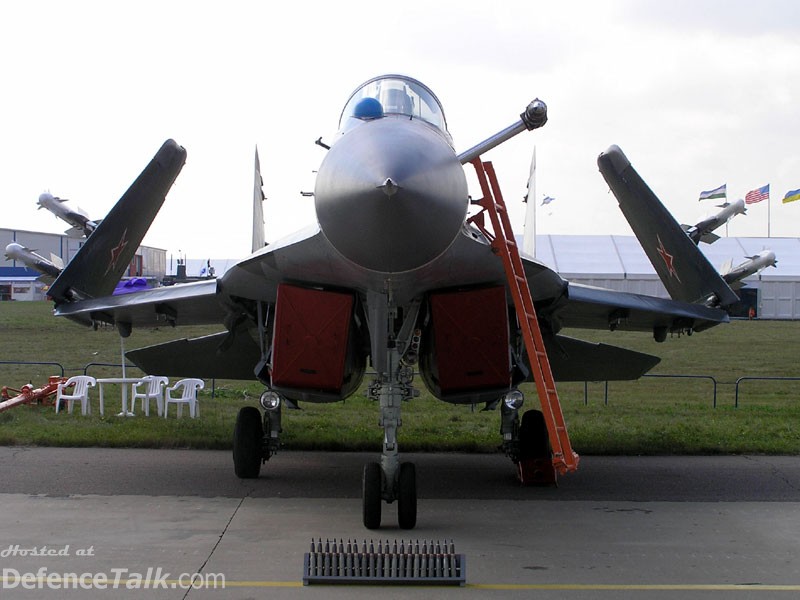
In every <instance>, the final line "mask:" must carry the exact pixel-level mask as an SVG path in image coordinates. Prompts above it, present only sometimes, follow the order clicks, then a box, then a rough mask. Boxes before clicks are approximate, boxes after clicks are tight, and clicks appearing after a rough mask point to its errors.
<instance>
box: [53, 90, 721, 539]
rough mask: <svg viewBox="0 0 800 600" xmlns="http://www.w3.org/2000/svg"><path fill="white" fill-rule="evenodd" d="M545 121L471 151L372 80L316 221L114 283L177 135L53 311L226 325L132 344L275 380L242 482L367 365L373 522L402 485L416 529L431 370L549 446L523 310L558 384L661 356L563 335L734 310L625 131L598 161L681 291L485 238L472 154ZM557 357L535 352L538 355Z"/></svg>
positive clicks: (535, 113) (84, 253)
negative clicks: (605, 285)
mask: <svg viewBox="0 0 800 600" xmlns="http://www.w3.org/2000/svg"><path fill="white" fill-rule="evenodd" d="M546 120H547V107H546V105H545V104H544V102H541V101H539V100H535V101H533V102H531V103H530V104H529V105H528V106H527V107H526V108H525V110H524V111H523V112H522V114H521V115H520V118H519V119H518V120H516V121H515V122H514V123H512V125H510V126H509V127H507V128H506V129H504V130H502V131H500V132H498V133H496V134H494V135H492V136H490V137H488V138H487V139H486V140H485V141H483V142H480V143H478V144H476V145H475V146H473V147H471V148H470V149H469V150H466V151H465V152H462V153H458V152H457V151H456V150H455V147H454V144H453V139H452V137H451V135H450V133H449V131H448V128H447V121H446V119H445V113H444V110H443V108H442V105H441V103H440V102H439V100H438V98H437V97H436V96H435V95H434V93H433V92H432V91H431V89H430V88H428V87H427V86H425V85H424V84H422V83H421V82H420V81H417V80H416V79H413V78H411V77H407V76H402V75H384V76H380V77H376V78H373V79H370V80H369V81H367V82H365V83H364V84H362V85H361V86H359V87H358V88H357V89H356V90H355V91H354V92H353V93H352V95H351V96H350V97H349V98H348V99H347V101H346V102H345V104H344V109H343V110H342V113H341V117H340V121H339V131H338V134H337V135H336V137H335V139H334V141H333V142H332V143H331V144H330V146H329V149H328V150H327V152H326V155H325V157H324V159H323V161H322V163H321V165H320V166H319V168H318V174H317V178H316V185H315V190H314V194H313V196H314V202H315V210H316V217H317V218H316V222H314V223H312V224H310V225H309V226H308V227H307V228H305V229H303V230H301V231H298V232H297V233H295V234H293V235H290V236H288V237H287V238H285V239H283V240H278V241H275V242H273V243H271V244H269V245H267V246H265V247H261V248H258V249H257V250H256V251H255V252H254V253H253V254H251V255H250V256H248V257H247V258H244V259H243V260H241V261H240V262H239V263H238V264H236V265H235V266H234V267H233V268H231V269H229V270H228V271H227V272H226V273H225V274H224V275H223V276H222V277H221V278H218V279H216V280H210V281H203V282H196V283H189V284H183V285H174V286H171V287H165V288H156V289H150V290H146V291H142V292H139V293H133V294H127V295H125V296H116V297H112V296H111V293H112V291H113V289H114V286H115V284H116V282H117V280H118V279H119V278H120V276H121V274H122V272H123V270H124V268H125V266H126V265H127V264H128V263H129V262H130V259H131V256H132V253H133V252H134V250H135V248H136V247H137V245H138V244H139V243H140V242H141V240H142V237H143V236H144V234H145V232H146V230H147V228H148V227H149V225H150V223H151V222H152V221H153V219H154V218H155V216H156V213H157V212H158V210H159V208H160V206H161V204H162V203H163V202H164V199H165V196H166V194H167V192H168V191H169V189H170V187H171V186H172V184H173V182H174V181H175V179H176V177H177V176H178V174H179V172H180V171H181V169H182V167H183V164H184V162H185V159H186V151H185V150H184V148H182V147H181V146H179V145H178V144H177V143H176V142H174V141H173V140H168V141H167V142H165V143H164V145H163V146H162V147H161V149H160V150H159V151H158V153H157V154H156V155H155V157H154V158H153V160H152V161H151V162H150V164H149V165H148V166H147V167H146V168H145V170H144V171H143V172H142V174H141V175H140V176H139V178H138V179H137V180H136V181H135V182H134V183H133V185H132V186H131V187H130V189H128V191H127V192H126V193H125V194H124V195H123V196H122V198H121V199H120V200H119V202H118V203H117V204H116V205H115V206H114V208H113V209H112V210H111V212H110V213H109V214H108V215H107V216H106V218H105V219H104V220H103V222H102V223H101V224H100V225H99V226H98V228H97V229H96V230H95V232H94V233H93V234H92V236H91V237H90V238H89V239H88V240H87V242H86V243H85V244H84V245H83V247H82V248H81V249H80V251H79V252H78V253H77V255H76V256H75V257H74V258H73V260H72V261H71V262H70V264H68V265H67V267H66V269H65V270H64V272H63V273H62V275H61V276H60V277H59V278H58V280H57V281H56V282H55V283H54V284H53V286H52V287H51V289H50V295H51V297H52V298H53V300H54V301H55V314H56V315H58V316H62V317H66V318H69V319H71V320H73V321H76V322H78V323H82V324H85V325H90V326H91V325H93V324H97V323H100V322H102V323H109V324H113V325H115V326H116V327H117V329H118V330H119V332H120V334H121V335H122V336H126V337H127V336H128V335H130V334H131V331H132V330H133V329H134V328H139V327H149V326H157V325H160V324H163V323H165V322H166V323H170V324H172V325H189V324H206V323H218V324H220V325H221V331H220V332H219V333H216V334H213V335H209V336H205V337H201V338H195V339H178V340H175V341H172V342H169V343H165V344H160V345H156V346H150V347H146V348H141V349H137V350H132V351H130V352H128V353H127V356H128V358H129V359H130V360H131V361H133V363H135V364H136V365H138V366H139V367H141V368H142V369H143V370H144V371H145V372H147V373H154V374H159V375H168V376H175V377H178V376H186V377H201V378H222V379H243V380H246V379H256V380H258V381H260V382H262V383H263V384H264V385H265V391H264V393H263V394H262V396H261V398H260V405H261V409H262V410H261V411H259V409H258V408H257V407H256V406H247V407H244V408H242V409H241V411H240V413H239V415H238V417H237V420H236V424H235V428H234V437H233V462H234V471H235V473H236V475H238V476H239V477H242V478H254V477H258V476H259V474H260V470H261V468H262V465H263V464H264V463H266V462H267V460H269V459H270V458H271V457H272V456H273V454H274V453H275V452H276V451H277V450H278V448H279V446H280V437H279V436H280V433H281V411H282V408H283V407H284V406H287V405H297V404H301V403H304V402H336V401H342V400H344V399H345V398H347V397H349V396H351V395H353V394H356V393H357V392H358V390H359V389H361V384H362V381H363V379H364V377H365V374H366V372H367V367H368V366H369V367H370V370H371V371H372V372H373V373H374V374H371V375H370V376H369V378H370V381H369V384H368V385H367V395H368V396H369V397H370V398H372V399H374V400H375V401H376V407H377V408H376V410H377V411H378V412H379V415H380V417H379V423H380V426H381V427H382V428H383V431H384V441H383V449H382V453H381V457H380V461H376V462H370V463H368V464H367V465H365V467H364V471H363V478H362V507H363V511H362V516H363V522H364V525H365V526H366V527H367V528H370V529H374V528H377V527H380V523H381V511H382V504H383V502H384V501H385V502H388V503H393V502H395V501H396V502H397V510H398V522H399V525H400V527H401V528H403V529H410V528H413V527H414V526H415V524H416V519H417V493H416V474H415V467H414V465H413V463H409V462H401V461H400V454H399V435H398V432H399V429H400V426H401V412H402V405H403V403H404V402H405V401H411V400H413V399H414V398H415V397H416V395H417V392H418V390H417V388H416V387H415V385H414V379H415V377H416V376H417V373H419V377H420V379H421V380H422V383H423V384H424V385H425V387H426V388H427V389H428V390H429V391H430V392H431V394H432V395H433V396H434V397H436V398H438V399H439V400H442V401H445V402H450V403H454V404H470V405H479V404H485V405H486V407H487V408H494V407H498V406H499V408H500V433H501V439H502V444H503V448H504V450H505V451H506V453H507V454H508V455H509V457H510V458H511V459H512V460H513V461H515V462H518V461H520V460H523V459H524V458H525V456H527V455H526V453H528V452H533V451H532V450H531V448H539V449H541V448H544V453H546V452H547V451H548V450H547V449H548V437H547V436H548V428H549V427H548V428H545V427H543V426H542V419H541V415H542V413H541V412H539V411H537V410H528V411H527V412H525V413H524V414H522V413H521V406H522V401H523V398H522V394H521V393H520V392H519V390H518V386H519V385H520V384H521V383H522V382H524V381H526V380H530V379H531V378H532V375H531V364H532V360H530V359H529V358H528V355H529V352H528V351H527V350H526V345H525V344H523V335H522V333H521V325H520V323H521V322H522V319H523V318H525V319H526V320H527V321H529V320H530V319H533V322H534V323H537V324H538V328H539V330H540V333H541V337H542V339H543V343H544V347H545V348H546V351H545V350H542V351H541V354H542V355H545V356H546V357H547V358H548V359H549V366H550V368H551V371H552V375H553V378H554V380H555V381H588V380H621V379H636V378H638V377H640V376H641V375H642V374H644V373H645V372H647V371H648V370H649V369H651V368H652V367H653V366H654V365H655V364H656V363H658V360H659V359H658V358H657V357H655V356H651V355H649V354H644V353H640V352H634V351H631V350H626V349H623V348H618V347H614V346H610V345H605V344H594V343H589V342H585V341H582V340H579V339H574V338H571V337H567V336H565V335H563V334H562V333H560V331H561V330H562V328H564V327H572V328H596V329H612V330H616V331H645V332H649V333H650V334H652V335H653V336H654V338H655V339H656V340H657V341H664V339H665V338H666V337H667V334H668V333H677V334H680V333H682V332H692V331H702V330H704V329H707V328H709V327H712V326H715V325H717V324H719V323H724V322H726V321H727V320H728V314H727V312H726V311H725V310H724V308H725V306H726V305H729V304H731V303H732V302H733V301H735V300H736V299H737V298H736V295H735V294H734V293H733V292H732V291H731V290H730V288H728V286H727V284H726V283H725V282H724V281H723V280H722V279H721V278H720V276H719V274H718V273H716V271H713V269H712V270H711V275H710V276H711V277H712V279H711V280H709V281H706V278H707V277H706V276H707V273H705V272H704V271H702V270H701V268H702V264H701V263H700V262H699V261H700V259H703V257H702V254H701V253H700V252H699V250H698V249H697V247H696V246H695V244H694V243H692V241H691V240H690V239H689V237H688V236H687V235H686V234H685V233H684V231H683V230H682V229H681V227H680V225H678V223H677V222H676V221H675V220H674V219H673V218H672V217H671V216H670V215H669V213H668V212H667V211H666V210H665V209H664V207H663V206H662V205H661V203H660V202H659V201H658V199H657V198H656V197H655V196H654V195H653V194H652V192H650V190H649V188H646V186H644V187H642V186H643V185H644V184H643V182H642V184H641V185H639V186H638V187H637V188H636V189H632V190H631V189H628V188H627V186H629V185H630V184H631V183H634V184H635V183H636V181H637V177H638V175H636V173H635V171H633V169H632V167H631V166H630V163H629V162H628V161H627V159H626V158H625V157H624V155H623V154H622V152H621V151H620V150H619V149H618V148H616V147H612V148H611V149H609V151H607V152H606V153H604V154H603V155H601V157H600V159H599V163H600V167H601V170H602V171H603V172H604V176H605V177H606V178H607V179H608V180H613V182H614V183H613V184H611V185H612V189H614V192H615V193H616V194H617V195H618V196H619V195H622V196H623V197H624V202H623V201H622V200H621V201H620V203H621V206H622V207H623V212H625V214H626V215H627V216H628V217H629V219H630V218H631V215H633V216H634V218H633V220H632V221H631V222H632V225H633V227H634V229H635V230H639V233H640V234H641V236H642V237H640V239H643V240H644V242H643V243H646V245H647V246H648V247H654V248H655V247H658V248H659V250H658V251H657V252H655V254H653V255H651V258H652V257H653V256H655V258H654V260H655V261H656V262H657V263H660V264H661V265H662V266H664V265H666V266H665V267H664V268H662V269H661V270H660V271H659V272H660V273H661V274H662V277H667V278H668V279H672V280H674V281H676V282H677V283H676V284H675V285H674V286H672V287H671V288H670V291H671V292H673V295H674V296H679V297H678V298H677V299H671V300H670V299H662V298H656V297H649V296H642V295H638V294H630V293H623V292H616V291H612V290H603V289H599V288H595V287H589V286H582V285H577V284H573V283H570V282H568V281H566V280H565V279H563V278H562V277H561V276H560V275H559V274H558V273H556V272H555V271H553V270H552V269H550V268H549V267H547V266H546V265H545V264H543V263H541V262H539V261H537V260H535V259H530V258H522V259H521V261H520V264H521V265H522V266H523V272H521V273H519V274H518V275H517V276H516V277H515V278H511V277H508V276H507V273H506V271H505V269H504V263H503V261H502V260H500V259H499V258H498V256H497V252H498V247H497V238H496V235H497V233H496V232H495V234H494V236H495V239H491V238H492V237H493V236H492V234H491V233H490V232H489V230H488V228H487V227H485V226H483V225H481V223H480V222H479V220H478V219H477V216H478V215H475V214H470V211H474V210H475V207H474V206H472V204H471V196H470V191H469V190H468V184H467V178H466V169H469V168H471V167H474V168H475V169H476V170H477V169H479V167H481V165H484V167H485V164H484V163H482V161H481V158H480V157H481V156H482V155H483V154H484V153H485V152H487V151H488V150H490V149H491V148H494V147H496V146H497V145H499V144H501V143H503V142H504V141H506V140H507V139H509V138H511V137H513V136H514V135H517V134H519V133H521V132H523V131H526V130H532V129H536V128H538V127H541V126H543V125H544V124H545V122H546ZM618 179H619V180H621V183H620V185H617V180H618ZM256 181H257V187H260V176H257V179H256ZM648 192H649V193H648ZM257 195H260V193H259V192H257ZM472 202H475V201H472ZM623 205H624V206H623ZM487 206H491V203H489V204H487ZM479 214H482V213H479ZM247 226H249V224H248V225H247ZM677 236H680V238H682V241H683V242H685V244H683V245H680V241H681V240H680V239H679V238H678V237H677ZM506 239H507V240H513V236H508V237H507V238H506ZM506 243H507V244H510V245H513V241H507V242H506ZM698 265H699V266H698ZM713 277H716V279H713ZM520 281H523V282H526V283H527V284H528V285H529V288H530V290H531V292H530V294H529V300H532V303H533V306H534V307H535V313H536V314H535V316H532V315H531V314H528V313H527V312H526V313H525V315H524V317H523V316H522V313H519V312H518V311H517V310H516V308H515V302H513V301H512V290H511V286H512V285H514V286H516V285H517V284H519V283H520ZM543 358H544V357H543V356H542V357H540V356H539V353H538V352H537V355H536V356H535V357H534V360H535V361H539V360H540V359H542V360H543ZM537 364H538V362H537ZM551 391H552V390H551ZM548 393H549V392H548ZM487 414H490V413H487ZM575 466H577V465H575Z"/></svg>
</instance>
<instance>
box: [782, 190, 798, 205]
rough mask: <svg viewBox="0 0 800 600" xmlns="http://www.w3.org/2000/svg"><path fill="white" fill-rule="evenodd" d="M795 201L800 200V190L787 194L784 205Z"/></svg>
mask: <svg viewBox="0 0 800 600" xmlns="http://www.w3.org/2000/svg"><path fill="white" fill-rule="evenodd" d="M795 200H800V190H791V191H789V192H786V195H785V196H784V197H783V203H784V204H787V203H789V202H794V201H795Z"/></svg>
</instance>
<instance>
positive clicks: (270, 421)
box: [233, 390, 282, 479]
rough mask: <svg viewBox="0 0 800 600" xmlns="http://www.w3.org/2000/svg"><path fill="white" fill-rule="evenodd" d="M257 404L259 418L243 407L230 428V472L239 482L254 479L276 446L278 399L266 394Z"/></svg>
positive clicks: (279, 423)
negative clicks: (231, 459) (258, 405)
mask: <svg viewBox="0 0 800 600" xmlns="http://www.w3.org/2000/svg"><path fill="white" fill-rule="evenodd" d="M260 403H261V407H262V408H263V409H264V416H263V417H262V416H261V413H259V411H258V409H257V408H256V407H255V406H244V407H242V408H241V409H239V414H238V415H237V416H236V424H235V425H234V427H233V469H234V471H235V472H236V476H237V477H240V478H242V479H256V478H257V477H258V475H259V473H260V472H261V465H262V464H264V463H265V462H267V461H268V460H269V459H270V457H271V456H272V455H273V454H275V452H277V450H278V446H279V444H280V442H279V435H280V432H281V405H282V402H281V397H280V396H279V395H278V394H276V393H275V392H273V391H271V390H267V391H266V392H264V393H263V394H261V400H260Z"/></svg>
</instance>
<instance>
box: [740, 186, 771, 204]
mask: <svg viewBox="0 0 800 600" xmlns="http://www.w3.org/2000/svg"><path fill="white" fill-rule="evenodd" d="M762 200H769V184H767V185H765V186H764V187H760V188H758V189H757V190H753V191H752V192H747V194H745V196H744V203H745V204H755V203H756V202H761V201H762Z"/></svg>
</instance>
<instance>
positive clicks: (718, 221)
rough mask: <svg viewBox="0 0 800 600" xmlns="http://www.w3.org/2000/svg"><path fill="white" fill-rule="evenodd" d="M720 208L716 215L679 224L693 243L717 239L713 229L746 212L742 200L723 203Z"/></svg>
mask: <svg viewBox="0 0 800 600" xmlns="http://www.w3.org/2000/svg"><path fill="white" fill-rule="evenodd" d="M719 208H721V209H722V210H721V211H719V212H718V213H717V214H716V215H713V216H711V217H708V218H706V219H703V220H702V221H700V222H699V223H697V224H696V225H681V227H683V230H684V231H685V232H686V234H687V235H688V236H689V237H690V238H691V239H692V241H693V242H694V243H695V244H699V243H700V242H705V243H706V244H713V243H714V242H716V241H717V240H718V239H719V236H718V235H717V234H716V233H713V232H714V230H715V229H718V228H719V227H722V226H723V225H725V223H727V222H728V221H730V220H731V219H732V218H733V217H735V216H736V215H743V214H746V213H747V209H746V208H745V204H744V200H736V201H735V202H731V203H725V204H722V205H720V206H719Z"/></svg>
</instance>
